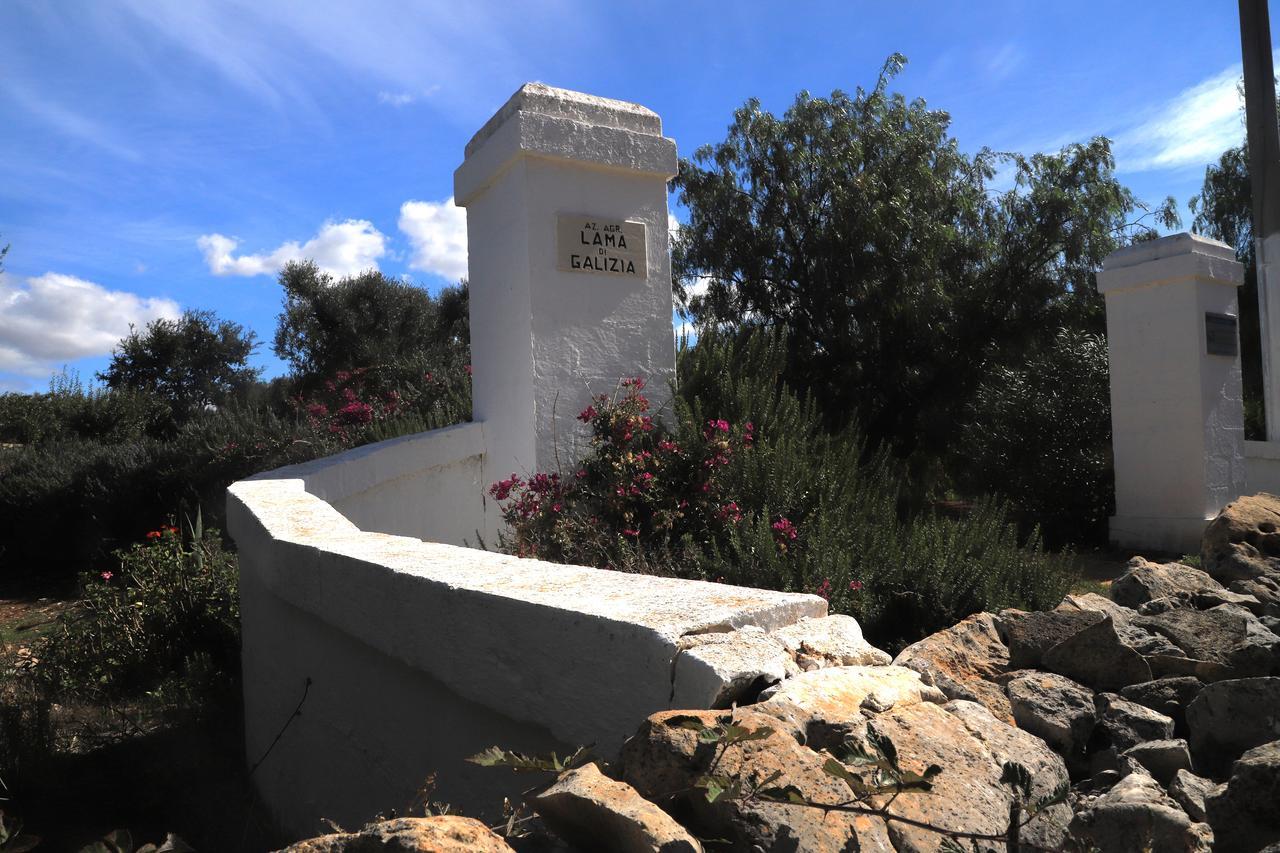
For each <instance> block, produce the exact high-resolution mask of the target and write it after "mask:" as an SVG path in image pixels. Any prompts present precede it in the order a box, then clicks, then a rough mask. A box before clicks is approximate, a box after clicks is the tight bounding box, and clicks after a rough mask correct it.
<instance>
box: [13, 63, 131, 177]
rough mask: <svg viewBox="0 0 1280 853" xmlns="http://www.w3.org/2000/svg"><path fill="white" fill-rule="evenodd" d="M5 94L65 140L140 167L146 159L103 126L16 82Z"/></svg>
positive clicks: (19, 107)
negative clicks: (84, 143) (83, 144)
mask: <svg viewBox="0 0 1280 853" xmlns="http://www.w3.org/2000/svg"><path fill="white" fill-rule="evenodd" d="M3 92H4V94H5V95H7V96H8V97H9V98H10V99H11V100H12V101H13V102H14V103H15V104H16V106H17V107H18V109H20V110H22V111H23V112H25V113H27V114H28V115H30V116H32V117H34V118H35V119H37V120H38V121H40V122H42V123H43V124H45V125H46V126H48V127H50V128H52V129H53V130H55V131H57V132H58V133H61V134H62V135H63V136H66V137H69V138H71V139H75V140H77V141H80V142H86V143H88V144H90V145H92V146H94V147H95V148H98V149H101V150H102V151H105V152H107V153H108V154H111V155H112V156H115V157H119V158H120V159H122V160H128V161H129V162H131V163H136V162H138V161H140V160H141V159H142V155H140V154H139V153H138V152H137V151H136V150H135V149H134V148H133V147H131V146H130V145H128V144H127V143H125V142H123V141H121V140H120V139H118V138H117V137H116V134H115V132H114V131H112V130H110V129H109V128H107V127H106V125H103V124H100V123H99V122H96V121H94V120H93V119H90V118H88V117H87V116H85V115H82V114H81V113H78V112H74V111H72V110H69V109H67V108H66V107H64V106H62V105H61V104H58V103H57V102H55V101H53V100H51V99H50V98H48V97H45V96H40V95H36V94H35V93H33V92H30V91H28V90H27V89H26V88H24V87H23V86H21V85H18V84H17V83H14V82H12V81H10V82H9V83H7V84H6V85H4V87H3Z"/></svg>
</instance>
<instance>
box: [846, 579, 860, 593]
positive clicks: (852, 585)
mask: <svg viewBox="0 0 1280 853" xmlns="http://www.w3.org/2000/svg"><path fill="white" fill-rule="evenodd" d="M849 591H850V592H861V591H862V581H849Z"/></svg>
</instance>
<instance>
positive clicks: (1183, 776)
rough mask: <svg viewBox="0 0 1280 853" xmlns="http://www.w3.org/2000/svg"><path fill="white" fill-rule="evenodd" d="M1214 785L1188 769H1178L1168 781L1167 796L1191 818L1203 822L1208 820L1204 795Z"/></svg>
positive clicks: (1210, 790) (1206, 794)
mask: <svg viewBox="0 0 1280 853" xmlns="http://www.w3.org/2000/svg"><path fill="white" fill-rule="evenodd" d="M1216 787H1217V786H1216V785H1214V784H1213V782H1212V780H1209V779H1206V778H1204V777H1203V776H1197V775H1196V774H1194V773H1192V772H1191V771H1189V770H1179V771H1178V772H1177V773H1175V774H1174V775H1173V781H1172V782H1170V783H1169V796H1171V797H1173V799H1174V800H1176V801H1177V802H1178V805H1180V806H1182V810H1183V811H1185V812H1186V813H1187V815H1188V816H1189V817H1190V818H1191V819H1192V820H1194V821H1199V822H1201V823H1204V822H1206V821H1207V820H1208V817H1207V815H1206V813H1205V810H1204V801H1205V797H1207V796H1209V794H1210V793H1212V791H1213V789H1214V788H1216Z"/></svg>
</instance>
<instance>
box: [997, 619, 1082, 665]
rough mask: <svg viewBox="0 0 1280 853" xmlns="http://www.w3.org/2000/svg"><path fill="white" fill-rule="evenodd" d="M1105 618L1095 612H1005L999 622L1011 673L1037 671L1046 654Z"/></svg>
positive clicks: (998, 626) (998, 625)
mask: <svg viewBox="0 0 1280 853" xmlns="http://www.w3.org/2000/svg"><path fill="white" fill-rule="evenodd" d="M1104 618H1105V617H1104V616H1103V614H1101V613H1098V612H1097V611H1092V610H1080V611H1070V610H1048V611H1038V612H1035V613H1024V612H1023V611H1021V610H1002V611H1001V612H1000V614H999V616H998V618H997V620H996V626H997V628H998V629H999V631H1000V638H1001V639H1002V640H1004V644H1005V645H1006V646H1008V647H1009V667H1010V668H1011V669H1035V668H1038V667H1039V666H1040V664H1041V662H1042V660H1043V658H1044V654H1045V652H1047V651H1049V649H1051V648H1053V647H1054V646H1056V645H1058V643H1060V642H1062V641H1063V640H1065V639H1067V638H1068V637H1071V636H1073V635H1075V634H1077V633H1079V632H1080V631H1083V630H1084V629H1085V628H1087V627H1089V626H1090V625H1093V624H1094V623H1096V622H1101V621H1102V620H1103V619H1104Z"/></svg>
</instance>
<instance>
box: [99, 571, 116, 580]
mask: <svg viewBox="0 0 1280 853" xmlns="http://www.w3.org/2000/svg"><path fill="white" fill-rule="evenodd" d="M113 577H115V575H114V574H113V573H111V572H103V573H102V579H103V580H104V581H109V580H111V579H112V578H113Z"/></svg>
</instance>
